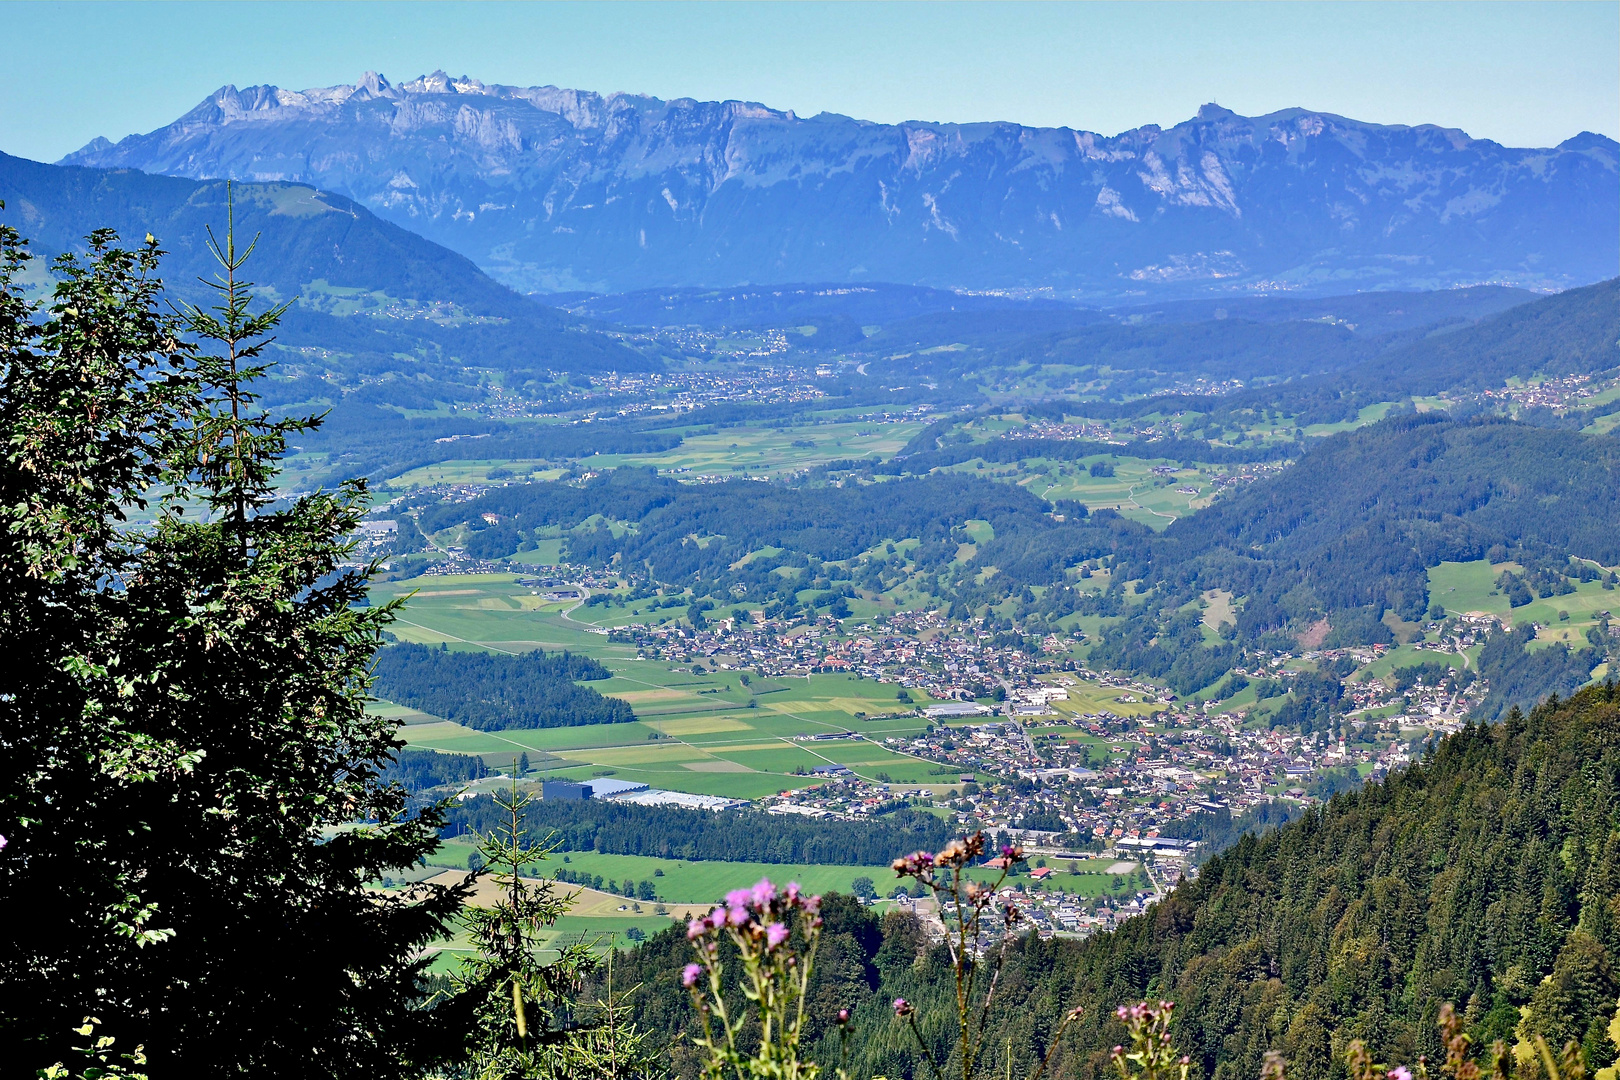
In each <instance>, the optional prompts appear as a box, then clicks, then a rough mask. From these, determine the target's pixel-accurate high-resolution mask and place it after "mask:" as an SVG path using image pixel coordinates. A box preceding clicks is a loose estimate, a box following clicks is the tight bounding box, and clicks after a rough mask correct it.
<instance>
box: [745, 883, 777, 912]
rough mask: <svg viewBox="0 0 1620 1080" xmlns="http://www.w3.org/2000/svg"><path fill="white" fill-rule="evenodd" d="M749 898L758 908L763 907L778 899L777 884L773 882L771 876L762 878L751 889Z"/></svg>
mask: <svg viewBox="0 0 1620 1080" xmlns="http://www.w3.org/2000/svg"><path fill="white" fill-rule="evenodd" d="M748 898H749V899H750V900H751V901H753V904H754V906H755V907H756V908H763V907H765V906H767V905H768V904H770V902H771V901H772V900H775V899H776V886H775V885H772V884H771V879H770V878H760V879H759V881H758V882H757V883H756V884H755V885H754V887H753V888H752V889H750V890H749V892H748Z"/></svg>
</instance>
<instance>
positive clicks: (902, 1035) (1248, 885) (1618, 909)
mask: <svg viewBox="0 0 1620 1080" xmlns="http://www.w3.org/2000/svg"><path fill="white" fill-rule="evenodd" d="M826 917H827V923H828V933H827V936H826V937H825V938H824V939H823V943H822V952H821V954H820V956H819V957H818V969H817V974H816V980H815V983H816V985H815V987H814V988H813V990H812V993H811V997H810V1002H811V1005H810V1007H811V1009H812V1010H813V1011H814V1012H815V1014H816V1027H815V1033H816V1035H817V1036H819V1038H820V1043H819V1053H820V1056H821V1059H822V1060H823V1061H824V1062H827V1063H829V1064H831V1063H833V1062H835V1061H836V1060H837V1053H838V1040H837V1036H836V1033H835V1032H834V1026H833V1024H832V1018H833V1014H834V1013H835V1012H836V1011H837V1009H839V1008H849V1009H851V1010H852V1011H853V1014H854V1026H855V1030H854V1037H853V1038H852V1039H851V1040H850V1047H851V1052H852V1055H853V1060H852V1062H851V1064H852V1066H853V1071H854V1072H855V1074H856V1075H876V1074H881V1075H887V1076H891V1077H895V1076H903V1077H917V1076H922V1075H925V1074H926V1073H927V1066H926V1065H925V1064H924V1063H923V1061H922V1060H921V1059H920V1058H919V1057H918V1055H917V1053H916V1051H915V1050H914V1049H913V1048H912V1046H911V1045H910V1041H909V1035H908V1034H907V1033H906V1031H905V1029H904V1026H903V1023H902V1022H901V1021H898V1020H896V1019H895V1017H894V1011H893V1010H892V1009H891V1008H890V1004H889V1003H890V1001H891V999H893V998H896V997H904V998H905V999H907V1000H908V1001H910V1002H911V1003H913V1004H914V1005H915V1006H916V1008H917V1009H918V1010H919V1015H920V1016H923V1017H927V1018H936V1019H937V1018H940V1017H941V1016H948V1015H950V1013H951V1006H950V1005H949V1004H948V1001H949V1000H950V999H951V995H952V994H953V992H954V991H953V989H952V982H951V973H950V967H949V964H948V962H947V959H946V957H945V956H944V953H943V949H941V948H930V947H929V946H928V943H927V939H926V937H925V936H924V935H923V933H922V931H921V927H920V926H919V924H918V923H917V922H916V920H915V919H914V918H912V917H911V916H909V915H907V914H903V913H893V914H890V915H888V916H886V917H885V918H884V920H883V922H882V923H881V924H879V923H878V921H877V919H876V918H875V917H874V916H872V915H870V914H868V913H867V912H866V911H864V910H861V909H858V908H855V907H853V906H850V905H842V904H841V905H836V906H832V907H829V909H828V910H827V913H826ZM690 952H691V947H690V945H688V944H687V942H686V940H685V934H684V931H683V930H682V929H679V928H677V929H672V930H670V931H669V932H667V933H664V934H661V935H659V936H658V937H657V938H655V939H653V940H651V941H649V942H648V943H647V944H646V945H645V946H643V947H642V948H640V949H638V950H636V951H635V952H633V953H627V954H621V955H620V956H619V958H618V959H617V961H616V962H615V976H614V977H615V979H620V980H623V981H624V983H625V984H626V985H635V984H637V983H639V984H640V985H641V989H640V990H639V991H637V992H636V997H635V1001H636V1015H637V1018H638V1020H639V1021H640V1022H642V1023H644V1024H647V1025H649V1026H651V1027H652V1028H654V1029H655V1030H656V1031H657V1033H658V1035H659V1036H660V1037H661V1038H662V1039H665V1040H667V1041H668V1042H669V1044H670V1046H671V1053H672V1055H673V1058H674V1060H675V1062H676V1063H677V1067H678V1069H679V1073H680V1075H682V1076H694V1075H696V1071H695V1058H694V1056H693V1054H692V1051H691V1049H690V1047H689V1044H686V1043H684V1042H681V1041H679V1040H678V1037H679V1036H680V1034H681V1033H683V1032H685V1033H691V1032H692V1031H693V1030H694V1029H693V1027H692V1024H693V1020H694V1017H693V1015H692V1012H691V1007H690V1004H689V998H688V995H687V994H686V992H685V991H684V990H681V989H680V988H679V986H678V985H677V982H676V979H677V973H678V969H679V967H680V965H681V964H682V963H684V962H685V960H686V958H687V957H688V956H689V955H690ZM1617 994H1620V689H1617V688H1616V686H1615V685H1614V684H1612V683H1611V684H1608V685H1606V686H1599V687H1593V688H1589V689H1587V690H1585V691H1583V692H1581V693H1580V694H1578V695H1576V696H1575V697H1573V698H1571V699H1568V700H1565V701H1554V702H1550V703H1548V704H1547V705H1545V706H1542V707H1540V708H1537V709H1535V710H1533V711H1532V712H1531V713H1530V714H1528V715H1524V714H1521V713H1518V712H1515V713H1513V714H1511V715H1510V716H1509V717H1508V719H1507V721H1506V722H1505V723H1503V724H1500V725H1496V726H1492V727H1470V728H1467V729H1465V730H1464V731H1463V732H1461V733H1459V734H1457V735H1455V736H1452V737H1450V738H1448V739H1446V740H1445V741H1444V742H1442V743H1441V744H1440V746H1439V747H1438V749H1437V750H1435V751H1434V752H1433V753H1432V754H1431V755H1430V757H1429V758H1428V759H1426V760H1425V761H1423V762H1421V763H1418V764H1415V765H1414V766H1412V767H1411V768H1410V769H1409V770H1407V771H1404V772H1401V773H1398V774H1396V775H1395V776H1392V777H1391V778H1390V779H1389V780H1387V781H1385V782H1383V783H1380V784H1375V785H1369V786H1367V787H1364V788H1362V789H1360V790H1358V791H1356V792H1353V793H1347V794H1342V795H1339V796H1337V797H1335V798H1334V799H1333V800H1332V801H1331V802H1330V803H1328V804H1327V805H1325V806H1322V807H1319V808H1315V809H1311V810H1308V811H1307V812H1306V813H1305V816H1304V817H1303V818H1301V819H1300V820H1298V821H1296V822H1293V823H1291V824H1288V825H1285V826H1283V827H1281V828H1279V829H1277V830H1275V831H1272V832H1269V833H1267V834H1265V835H1264V836H1262V837H1259V838H1256V837H1254V836H1248V837H1245V838H1244V839H1242V840H1240V841H1239V842H1238V843H1237V845H1236V846H1234V847H1233V848H1231V849H1230V850H1228V851H1227V852H1226V853H1224V854H1223V855H1221V856H1219V857H1217V858H1215V859H1213V860H1212V861H1210V862H1209V863H1208V864H1206V866H1205V867H1204V869H1203V874H1202V876H1201V877H1200V878H1199V879H1198V880H1197V881H1194V882H1189V883H1185V884H1183V885H1182V886H1181V887H1180V888H1178V889H1177V890H1176V891H1175V892H1174V893H1172V894H1171V895H1170V896H1169V898H1168V899H1166V900H1165V901H1164V902H1163V903H1162V904H1160V905H1159V906H1158V907H1157V908H1156V909H1154V910H1152V911H1150V912H1149V913H1147V914H1146V915H1144V916H1142V917H1140V918H1137V919H1134V920H1131V921H1130V922H1128V923H1126V924H1125V925H1124V926H1123V927H1122V928H1121V929H1120V930H1118V931H1116V932H1114V933H1111V934H1105V935H1101V936H1099V937H1095V938H1092V939H1089V940H1087V941H1084V942H1076V941H1066V940H1061V939H1060V940H1054V941H1041V940H1039V939H1038V938H1034V937H1030V938H1025V939H1024V940H1023V941H1022V942H1021V943H1020V944H1019V945H1018V946H1016V947H1015V948H1014V949H1013V951H1012V953H1011V956H1010V960H1009V967H1008V969H1007V970H1006V971H1005V972H1004V973H1003V975H1002V977H1001V989H1000V990H999V991H998V995H997V999H996V1002H995V1005H994V1007H993V1009H992V1011H991V1015H990V1026H991V1034H990V1036H989V1037H988V1038H987V1039H986V1046H987V1047H988V1048H989V1050H988V1053H989V1054H990V1055H991V1058H992V1060H987V1061H985V1062H984V1067H985V1070H986V1072H987V1073H991V1074H994V1075H1000V1074H1001V1073H1002V1072H1003V1070H1004V1069H1005V1068H1006V1061H1007V1058H1008V1056H1009V1055H1010V1057H1011V1064H1012V1071H1013V1073H1014V1075H1027V1074H1028V1073H1029V1072H1030V1070H1031V1069H1032V1068H1033V1066H1034V1064H1035V1063H1037V1062H1038V1061H1039V1060H1040V1059H1041V1056H1042V1055H1043V1054H1044V1053H1045V1052H1046V1050H1047V1046H1048V1042H1049V1040H1050V1038H1051V1035H1052V1032H1053V1031H1054V1029H1055V1028H1056V1026H1057V1024H1058V1022H1059V1020H1060V1018H1061V1016H1062V1014H1063V1012H1064V1011H1065V1010H1067V1009H1069V1008H1071V1007H1073V1006H1076V1005H1079V1006H1082V1007H1084V1010H1085V1012H1084V1015H1083V1016H1082V1018H1081V1019H1080V1020H1079V1021H1078V1022H1077V1023H1076V1024H1075V1025H1074V1026H1073V1027H1071V1029H1070V1030H1071V1032H1072V1033H1071V1034H1070V1035H1068V1036H1066V1038H1065V1041H1064V1044H1063V1045H1062V1046H1061V1047H1060V1048H1059V1050H1058V1051H1057V1054H1056V1056H1055V1057H1054V1060H1053V1066H1052V1068H1053V1070H1054V1074H1055V1075H1059V1076H1067V1077H1078V1078H1081V1080H1097V1078H1100V1077H1102V1076H1105V1075H1110V1074H1111V1067H1110V1066H1109V1065H1108V1062H1107V1053H1108V1048H1109V1047H1111V1046H1113V1045H1114V1044H1116V1043H1118V1042H1121V1041H1125V1040H1123V1039H1122V1034H1123V1029H1122V1028H1121V1026H1120V1025H1119V1023H1118V1021H1117V1020H1116V1019H1115V1018H1114V1016H1113V1013H1112V1010H1113V1007H1114V1006H1115V1005H1117V1004H1118V1003H1120V1002H1129V1001H1135V1000H1137V999H1140V998H1143V997H1147V998H1161V997H1162V998H1169V999H1173V1000H1175V1001H1176V1002H1177V1003H1178V1008H1177V1009H1176V1014H1175V1015H1176V1023H1175V1025H1174V1027H1173V1028H1172V1034H1173V1037H1174V1039H1175V1042H1176V1045H1177V1046H1178V1047H1179V1048H1180V1049H1181V1050H1182V1051H1183V1052H1186V1053H1189V1054H1190V1055H1191V1057H1192V1061H1193V1074H1194V1076H1202V1077H1209V1078H1215V1080H1250V1078H1252V1077H1255V1076H1258V1075H1260V1068H1261V1064H1262V1059H1263V1057H1264V1054H1265V1052H1266V1051H1267V1050H1268V1049H1273V1048H1275V1049H1277V1050H1279V1051H1280V1052H1281V1053H1282V1054H1283V1055H1284V1056H1285V1057H1286V1058H1287V1061H1288V1076H1289V1077H1290V1078H1297V1080H1328V1078H1330V1077H1334V1076H1340V1075H1342V1073H1340V1072H1339V1071H1338V1069H1340V1068H1341V1067H1342V1066H1341V1064H1339V1063H1342V1060H1343V1054H1344V1050H1345V1047H1346V1044H1347V1043H1348V1042H1349V1041H1350V1040H1351V1039H1358V1038H1359V1039H1364V1040H1366V1042H1367V1043H1368V1048H1369V1050H1370V1051H1371V1053H1372V1055H1373V1058H1374V1059H1375V1060H1380V1061H1388V1062H1390V1063H1391V1064H1412V1063H1415V1061H1416V1059H1417V1057H1418V1055H1420V1054H1426V1055H1427V1056H1428V1057H1429V1059H1430V1060H1431V1061H1433V1060H1435V1059H1436V1058H1437V1057H1439V1056H1441V1053H1442V1051H1441V1048H1440V1047H1439V1046H1438V1044H1437V1041H1436V1036H1435V1028H1434V1017H1435V1013H1436V1011H1437V1010H1438V1008H1439V1006H1440V1005H1441V1004H1442V1003H1444V1002H1448V1001H1449V1002H1454V1003H1456V1006H1457V1008H1458V1009H1459V1011H1461V1012H1462V1014H1463V1016H1464V1019H1465V1022H1466V1024H1467V1026H1468V1028H1469V1031H1470V1033H1471V1034H1472V1035H1473V1036H1474V1038H1475V1040H1476V1046H1479V1045H1484V1046H1488V1045H1489V1044H1490V1042H1491V1040H1493V1039H1497V1038H1501V1039H1505V1040H1506V1041H1507V1042H1508V1043H1509V1044H1512V1043H1513V1042H1515V1041H1517V1040H1522V1039H1525V1038H1528V1037H1529V1036H1530V1035H1532V1034H1542V1035H1544V1036H1545V1037H1546V1038H1547V1040H1548V1042H1549V1043H1551V1044H1552V1045H1554V1046H1562V1045H1563V1044H1564V1042H1565V1041H1566V1040H1574V1041H1576V1042H1578V1043H1580V1044H1581V1045H1582V1047H1583V1049H1584V1050H1585V1052H1586V1054H1587V1061H1588V1062H1589V1063H1591V1065H1592V1066H1594V1067H1596V1066H1602V1065H1605V1064H1607V1063H1609V1062H1611V1061H1613V1060H1614V1057H1615V1048H1614V1045H1613V1044H1612V1043H1611V1042H1610V1041H1609V1039H1608V1037H1607V1033H1606V1029H1607V1027H1608V1025H1609V1023H1610V1021H1611V1019H1612V1018H1613V1017H1614V1014H1615V999H1616V996H1617ZM923 1031H924V1034H925V1037H926V1038H928V1039H929V1040H930V1042H931V1044H932V1046H933V1049H934V1052H935V1054H936V1055H937V1056H940V1057H943V1056H945V1054H946V1053H948V1050H949V1046H950V1044H951V1041H952V1039H953V1032H952V1031H951V1030H949V1028H948V1025H946V1024H943V1023H937V1022H933V1021H929V1022H925V1023H924V1025H923Z"/></svg>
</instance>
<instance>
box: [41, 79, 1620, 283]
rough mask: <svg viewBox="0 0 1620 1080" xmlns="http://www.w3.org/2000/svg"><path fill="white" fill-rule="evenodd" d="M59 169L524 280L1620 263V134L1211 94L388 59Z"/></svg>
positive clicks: (1082, 277) (1443, 270) (1468, 279)
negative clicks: (796, 87)
mask: <svg viewBox="0 0 1620 1080" xmlns="http://www.w3.org/2000/svg"><path fill="white" fill-rule="evenodd" d="M64 163H66V164H75V165H88V166H98V167H125V168H136V169H141V170H143V171H146V172H153V173H163V174H169V175H175V176H184V177H189V178H194V179H204V178H219V177H234V178H237V179H243V180H253V181H258V182H296V183H304V184H312V185H315V186H316V187H319V188H322V189H324V190H327V191H332V192H336V193H338V194H341V195H343V196H346V197H347V198H349V199H352V200H354V201H355V202H357V203H359V204H361V205H363V206H365V207H367V208H369V209H370V210H372V211H374V212H375V213H376V214H378V215H379V216H381V217H383V218H385V219H387V220H389V221H392V222H394V223H396V224H399V225H403V226H405V227H407V228H410V229H412V230H413V231H415V232H418V233H420V234H421V235H423V236H425V237H427V238H429V239H431V240H434V241H436V242H438V243H440V244H443V245H444V246H446V247H449V248H451V249H453V250H455V251H458V252H461V253H462V254H464V255H466V256H467V257H469V258H470V259H472V260H473V261H474V262H476V263H477V264H478V265H479V266H480V267H482V268H483V269H484V270H486V271H488V272H489V273H490V274H491V275H492V276H494V277H495V278H497V279H499V280H501V281H504V282H506V283H507V284H509V285H511V286H513V287H514V288H516V289H519V290H522V291H566V290H590V291H598V292H601V291H626V290H634V289H644V288H649V287H659V286H719V287H729V286H734V285H738V284H744V283H769V282H805V281H822V282H835V283H836V282H868V281H881V282H895V283H900V284H909V285H929V286H936V287H944V288H959V289H978V290H1001V289H1006V290H1030V291H1034V292H1036V293H1037V294H1038V292H1039V291H1040V290H1044V289H1051V290H1055V291H1057V292H1059V293H1062V294H1064V295H1066V296H1068V297H1070V298H1080V299H1087V300H1094V301H1110V300H1111V301H1113V302H1118V301H1120V300H1128V298H1130V297H1133V296H1134V297H1143V298H1146V299H1150V300H1151V299H1155V298H1158V297H1165V296H1175V295H1190V296H1197V295H1210V294H1215V295H1238V294H1243V293H1246V292H1253V291H1265V290H1296V291H1305V292H1316V293H1327V292H1340V293H1343V292H1350V291H1357V290H1366V289H1435V288H1451V287H1455V286H1459V285H1469V284H1479V283H1498V284H1506V285H1515V286H1521V287H1529V288H1535V289H1540V290H1548V289H1559V288H1567V287H1570V286H1574V285H1581V284H1586V283H1590V282H1592V281H1596V280H1599V279H1602V278H1606V277H1612V276H1614V275H1615V274H1616V273H1617V272H1620V246H1617V244H1616V241H1615V238H1616V235H1617V234H1620V144H1616V143H1615V141H1614V140H1612V139H1609V138H1606V137H1604V136H1601V135H1595V134H1591V133H1583V134H1580V135H1577V136H1575V137H1573V138H1571V139H1569V140H1567V141H1565V142H1563V143H1561V144H1560V145H1559V146H1557V147H1553V148H1544V149H1513V148H1509V147H1504V146H1501V145H1499V144H1497V143H1494V142H1491V141H1488V140H1483V139H1474V138H1470V137H1469V136H1468V135H1466V134H1465V133H1463V132H1461V131H1458V130H1455V129H1449V128H1442V127H1436V126H1431V125H1420V126H1415V127H1407V126H1392V125H1378V124H1370V123H1363V122H1360V121H1356V120H1351V119H1347V118H1344V117H1340V116H1335V115H1332V114H1328V113H1321V112H1313V111H1310V110H1306V109H1285V110H1282V111H1279V112H1275V113H1270V114H1268V115H1265V116H1260V117H1244V116H1239V115H1238V114H1236V113H1233V112H1231V111H1229V110H1227V109H1223V108H1220V107H1219V106H1216V105H1207V106H1205V107H1204V108H1202V109H1200V110H1199V113H1198V115H1197V116H1196V117H1194V118H1192V119H1190V120H1188V121H1186V122H1184V123H1180V124H1177V125H1175V126H1173V127H1170V128H1160V127H1157V126H1146V127H1141V128H1137V129H1134V130H1131V131H1126V132H1123V133H1121V134H1119V135H1115V136H1104V135H1099V134H1095V133H1092V132H1087V131H1081V130H1075V129H1070V128H1036V127H1027V126H1023V125H1020V124H1015V123H972V124H950V123H923V122H907V123H902V124H878V123H870V122H866V121H862V120H856V119H851V118H850V117H846V116H840V115H835V114H829V113H823V114H821V115H817V116H813V117H800V116H797V115H795V114H794V113H793V112H791V111H780V110H776V109H771V108H767V107H765V106H763V105H758V104H754V103H749V102H741V101H724V102H701V101H695V100H692V99H686V98H682V99H676V100H671V101H664V100H660V99H657V98H652V97H646V96H639V95H633V94H607V95H600V94H595V93H589V92H586V91H580V90H567V89H559V88H557V87H552V86H545V87H528V88H523V87H511V86H499V85H489V84H485V83H483V82H480V81H479V80H477V79H474V78H467V77H462V78H451V77H449V76H446V75H445V74H444V73H443V72H435V73H433V74H432V75H428V76H423V77H420V78H417V79H413V80H411V81H409V82H405V83H401V84H398V85H395V84H392V83H390V82H389V81H388V80H387V79H385V78H383V77H382V76H380V75H377V74H375V73H367V74H366V75H365V76H364V77H363V78H362V79H361V80H360V81H359V82H358V83H356V84H354V85H353V86H335V87H327V88H320V89H311V90H304V91H289V90H283V89H280V88H278V87H274V86H254V87H248V88H246V89H241V90H239V89H237V88H236V87H234V86H226V87H222V88H221V89H220V90H218V91H216V92H215V93H214V94H212V95H210V96H209V97H208V98H207V99H206V100H204V101H203V102H202V103H201V104H199V105H198V106H197V107H196V108H194V109H192V110H191V111H190V112H188V113H187V114H185V115H184V116H182V117H181V118H179V119H178V120H176V121H175V122H174V123H172V124H170V125H168V126H166V127H163V128H159V129H158V130H156V131H153V132H151V133H148V134H144V135H131V136H129V137H128V138H125V139H123V140H122V141H121V142H118V143H116V144H114V143H112V142H109V141H108V140H107V139H104V138H99V139H96V140H94V141H92V142H91V143H89V144H88V145H86V146H85V147H83V148H82V149H80V150H79V151H77V152H75V153H73V154H71V155H69V156H68V157H67V158H65V159H64Z"/></svg>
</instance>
